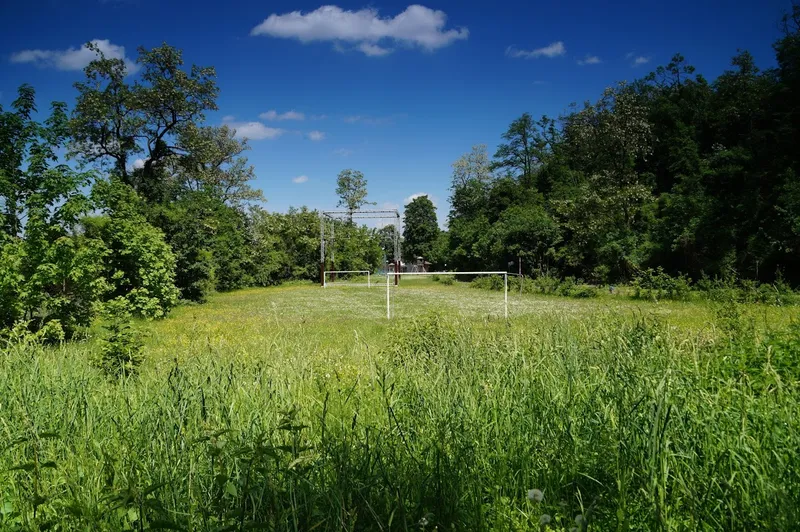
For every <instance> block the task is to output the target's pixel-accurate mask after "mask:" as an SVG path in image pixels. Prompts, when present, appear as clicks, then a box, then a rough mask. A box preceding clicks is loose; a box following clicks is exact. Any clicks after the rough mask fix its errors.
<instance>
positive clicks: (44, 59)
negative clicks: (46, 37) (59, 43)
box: [11, 39, 139, 74]
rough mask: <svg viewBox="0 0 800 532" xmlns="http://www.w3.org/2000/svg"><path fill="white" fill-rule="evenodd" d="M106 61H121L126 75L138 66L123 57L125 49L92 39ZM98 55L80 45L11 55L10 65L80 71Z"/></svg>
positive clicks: (102, 40)
mask: <svg viewBox="0 0 800 532" xmlns="http://www.w3.org/2000/svg"><path fill="white" fill-rule="evenodd" d="M91 43H92V44H94V45H95V46H96V47H97V49H98V50H100V52H102V53H103V55H105V56H106V58H108V59H122V60H123V61H125V67H126V68H127V69H128V74H135V73H136V72H138V70H139V65H137V64H136V63H134V62H133V61H132V60H131V59H129V58H128V57H126V56H125V47H124V46H119V45H116V44H112V43H111V41H109V40H108V39H93V40H92V41H91ZM97 57H98V54H97V53H95V52H94V51H92V50H90V49H89V48H87V47H86V45H85V44H84V45H82V46H81V47H80V48H67V49H66V50H22V51H19V52H16V53H14V54H11V62H12V63H33V64H34V65H36V66H38V67H42V68H55V69H56V70H81V69H82V68H85V67H86V66H87V65H88V64H89V63H91V62H92V61H93V60H94V59H97Z"/></svg>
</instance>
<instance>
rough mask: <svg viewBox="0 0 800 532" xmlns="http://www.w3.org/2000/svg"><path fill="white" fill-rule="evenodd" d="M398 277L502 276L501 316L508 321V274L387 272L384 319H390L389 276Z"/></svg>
mask: <svg viewBox="0 0 800 532" xmlns="http://www.w3.org/2000/svg"><path fill="white" fill-rule="evenodd" d="M398 275H502V276H503V316H504V317H505V319H508V272H391V273H390V272H387V273H386V319H387V320H390V319H392V310H391V308H392V307H391V299H392V297H391V287H392V285H391V283H390V282H389V279H390V277H391V276H398Z"/></svg>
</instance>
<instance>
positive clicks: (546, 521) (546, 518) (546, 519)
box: [539, 514, 551, 527]
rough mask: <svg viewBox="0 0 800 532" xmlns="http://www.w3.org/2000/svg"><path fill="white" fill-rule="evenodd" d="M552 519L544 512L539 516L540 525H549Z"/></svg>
mask: <svg viewBox="0 0 800 532" xmlns="http://www.w3.org/2000/svg"><path fill="white" fill-rule="evenodd" d="M550 521H551V519H550V516H549V515H547V514H542V516H541V517H540V518H539V526H541V527H543V526H545V525H549V524H550Z"/></svg>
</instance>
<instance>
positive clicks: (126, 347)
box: [97, 297, 143, 378]
mask: <svg viewBox="0 0 800 532" xmlns="http://www.w3.org/2000/svg"><path fill="white" fill-rule="evenodd" d="M131 308H132V305H131V304H130V302H129V301H128V300H127V299H125V298H122V297H120V298H117V299H113V300H111V301H109V302H107V303H106V304H105V308H104V309H103V315H104V316H103V317H104V321H105V323H104V324H103V328H104V329H105V335H104V336H103V337H102V338H101V340H100V356H99V359H98V360H97V366H98V367H100V369H102V370H103V372H104V373H105V374H106V375H108V376H109V377H115V378H120V377H130V376H133V375H136V373H137V371H138V369H139V365H140V364H141V363H142V359H143V355H142V347H143V344H142V341H141V339H140V337H139V334H138V332H137V331H136V330H135V329H134V328H133V323H132V321H131Z"/></svg>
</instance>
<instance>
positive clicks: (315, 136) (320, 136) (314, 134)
mask: <svg viewBox="0 0 800 532" xmlns="http://www.w3.org/2000/svg"><path fill="white" fill-rule="evenodd" d="M308 138H309V139H310V140H313V141H318V140H324V139H325V133H323V132H322V131H311V132H309V134H308Z"/></svg>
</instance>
